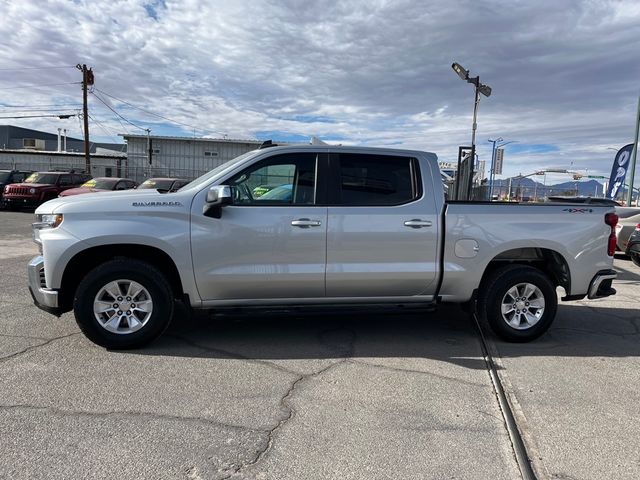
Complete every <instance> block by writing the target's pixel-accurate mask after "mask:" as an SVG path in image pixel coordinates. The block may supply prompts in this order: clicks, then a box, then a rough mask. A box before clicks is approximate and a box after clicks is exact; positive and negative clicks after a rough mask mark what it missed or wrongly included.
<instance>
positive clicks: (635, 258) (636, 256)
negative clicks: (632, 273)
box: [629, 252, 640, 267]
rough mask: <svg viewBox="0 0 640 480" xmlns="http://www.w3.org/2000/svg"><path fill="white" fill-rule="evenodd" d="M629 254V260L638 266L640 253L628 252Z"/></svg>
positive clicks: (639, 265)
mask: <svg viewBox="0 0 640 480" xmlns="http://www.w3.org/2000/svg"><path fill="white" fill-rule="evenodd" d="M629 256H630V257H631V261H632V262H633V263H634V265H636V266H637V267H640V253H634V252H630V253H629Z"/></svg>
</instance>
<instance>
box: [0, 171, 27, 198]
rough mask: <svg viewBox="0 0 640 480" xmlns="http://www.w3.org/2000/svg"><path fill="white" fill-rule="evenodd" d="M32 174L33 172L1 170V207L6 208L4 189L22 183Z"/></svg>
mask: <svg viewBox="0 0 640 480" xmlns="http://www.w3.org/2000/svg"><path fill="white" fill-rule="evenodd" d="M32 173H33V171H32V170H0V206H4V201H3V198H2V197H3V195H4V187H5V186H6V185H9V184H10V183H22V182H24V180H25V179H26V178H27V177H28V176H29V175H31V174H32Z"/></svg>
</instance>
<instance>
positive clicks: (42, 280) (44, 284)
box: [38, 267, 47, 288]
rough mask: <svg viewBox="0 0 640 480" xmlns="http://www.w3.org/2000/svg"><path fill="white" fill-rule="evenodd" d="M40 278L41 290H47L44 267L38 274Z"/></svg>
mask: <svg viewBox="0 0 640 480" xmlns="http://www.w3.org/2000/svg"><path fill="white" fill-rule="evenodd" d="M38 276H39V277H40V288H47V282H46V281H45V278H44V267H42V268H41V269H40V271H39V272H38Z"/></svg>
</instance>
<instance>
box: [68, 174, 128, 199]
mask: <svg viewBox="0 0 640 480" xmlns="http://www.w3.org/2000/svg"><path fill="white" fill-rule="evenodd" d="M137 186H138V182H134V181H133V180H131V179H130V178H113V177H98V178H92V179H91V180H89V181H87V182H85V183H83V184H82V185H81V186H80V187H78V188H70V189H69V190H64V191H63V192H62V193H60V195H59V196H60V197H68V196H69V195H82V194H83V193H95V192H108V191H111V190H129V189H131V188H136V187H137Z"/></svg>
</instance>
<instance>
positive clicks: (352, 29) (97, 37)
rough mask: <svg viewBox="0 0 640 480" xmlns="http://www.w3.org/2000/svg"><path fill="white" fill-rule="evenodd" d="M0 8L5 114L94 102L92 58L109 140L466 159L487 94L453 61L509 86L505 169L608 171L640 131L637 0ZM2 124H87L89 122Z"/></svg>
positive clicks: (487, 116)
mask: <svg viewBox="0 0 640 480" xmlns="http://www.w3.org/2000/svg"><path fill="white" fill-rule="evenodd" d="M0 9H1V11H2V12H3V15H2V18H3V21H2V22H1V23H0V39H1V40H0V42H1V44H2V48H1V49H0V116H3V117H7V116H20V115H22V116H24V115H43V114H58V113H61V112H68V111H71V112H72V113H73V111H74V109H75V108H78V102H80V101H81V98H82V97H81V91H80V86H79V85H78V84H77V83H74V82H79V80H80V79H81V75H80V72H79V71H78V70H76V69H75V68H73V67H72V66H73V65H75V64H77V63H86V64H87V65H88V66H90V67H92V68H93V71H94V72H95V78H96V81H95V90H94V94H92V95H90V98H89V108H90V111H89V114H90V117H91V121H90V132H91V134H92V138H93V137H95V139H96V140H99V141H122V139H121V137H118V136H117V135H118V134H119V133H125V132H129V133H143V129H144V128H150V129H151V131H152V134H156V135H180V136H193V135H194V132H195V134H196V135H198V136H212V137H221V136H223V135H227V136H228V137H229V138H258V139H267V138H273V139H280V140H289V141H291V140H294V141H296V140H308V138H309V137H310V136H311V135H316V136H318V137H320V138H322V139H324V140H325V141H328V142H330V143H343V144H355V145H368V146H394V147H398V148H405V147H406V148H415V149H421V150H428V151H433V152H435V153H437V154H438V156H439V158H440V159H441V160H442V161H454V160H455V159H456V155H457V147H458V146H459V145H467V144H469V143H470V141H471V115H472V110H473V88H472V86H471V85H469V84H466V83H464V82H463V81H461V80H460V79H459V78H458V77H457V76H456V75H455V73H454V72H453V71H452V69H451V63H452V62H453V61H456V62H459V63H460V64H462V65H463V66H464V67H465V68H467V69H469V70H470V71H471V73H472V74H473V75H479V76H480V79H481V81H482V82H483V83H486V84H488V85H490V86H491V87H492V89H493V94H492V95H491V97H490V98H484V97H483V98H482V101H481V104H480V110H479V119H478V137H477V143H478V149H479V150H478V153H479V156H480V160H490V157H491V144H490V143H489V142H488V141H487V140H488V139H489V138H497V137H502V138H503V139H504V141H514V142H515V143H512V144H510V145H508V146H506V154H505V168H504V174H505V175H516V174H518V173H522V174H528V173H531V172H533V171H535V170H538V169H541V168H551V167H554V168H567V169H571V170H576V171H581V172H583V173H587V174H590V175H608V174H609V172H610V169H611V164H612V161H613V156H614V155H615V152H614V151H613V150H610V149H611V148H619V147H621V146H623V145H625V144H627V143H631V142H632V141H633V136H634V128H635V117H636V108H637V102H638V95H639V94H640V58H639V57H640V26H639V25H640V2H639V1H637V0H629V1H624V0H620V1H616V0H588V1H587V0H583V1H578V0H574V1H565V0H552V1H547V0H536V1H528V0H522V1H520V0H511V1H509V2H504V1H502V2H498V1H487V0H468V1H467V0H429V1H382V0H368V1H342V2H336V1H330V2H327V1H322V0H316V1H314V2H305V1H295V0H288V1H276V0H273V1H261V0H254V1H251V2H249V1H247V2H242V1H233V2H232V1H228V0H226V1H220V2H218V1H206V2H205V1H202V2H198V1H195V0H184V1H173V0H109V1H102V0H100V1H98V0H95V1H92V0H86V1H85V0H82V1H81V0H78V1H67V0H49V1H36V0H0ZM40 67H65V68H40ZM103 102H104V103H103ZM105 104H106V105H105ZM36 109H40V110H37V111H36ZM111 109H113V110H115V111H116V112H117V113H118V114H119V115H120V116H121V117H118V116H116V114H115V113H113V111H112V110H111ZM145 111H146V112H145ZM147 112H151V113H154V114H157V115H160V116H162V117H165V118H166V119H162V118H160V117H158V116H153V115H150V114H149V113H147ZM128 122H130V123H128ZM0 124H13V125H20V126H26V127H31V128H38V129H43V130H47V131H50V132H56V131H57V128H58V127H63V128H68V129H69V130H70V134H71V135H73V136H80V135H81V133H80V126H79V121H78V118H71V119H68V120H59V119H57V118H31V119H29V118H25V119H6V118H3V119H0ZM134 125H135V126H134ZM551 179H552V180H558V181H563V180H568V179H569V178H568V176H566V175H564V176H563V175H558V176H557V177H555V178H551Z"/></svg>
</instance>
